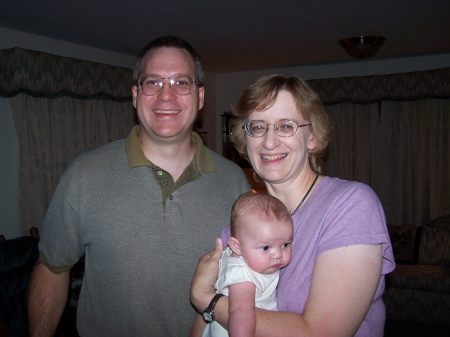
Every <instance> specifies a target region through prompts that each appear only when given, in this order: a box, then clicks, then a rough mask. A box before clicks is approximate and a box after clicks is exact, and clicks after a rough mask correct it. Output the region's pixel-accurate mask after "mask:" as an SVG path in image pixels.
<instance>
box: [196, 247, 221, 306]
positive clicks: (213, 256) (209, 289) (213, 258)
mask: <svg viewBox="0 0 450 337" xmlns="http://www.w3.org/2000/svg"><path fill="white" fill-rule="evenodd" d="M222 251H223V243H222V240H221V239H217V240H216V248H215V249H214V250H212V251H210V252H209V253H207V254H205V255H203V256H202V257H201V258H200V260H199V262H198V265H197V269H196V270H195V275H194V277H193V279H192V283H191V296H190V297H191V302H192V304H193V305H194V306H195V308H196V309H197V311H198V312H200V313H201V312H202V311H203V310H205V308H206V307H207V306H208V305H209V302H210V301H211V299H212V298H213V297H214V295H215V293H216V291H215V289H214V283H216V281H217V276H218V275H219V260H220V258H221V257H222Z"/></svg>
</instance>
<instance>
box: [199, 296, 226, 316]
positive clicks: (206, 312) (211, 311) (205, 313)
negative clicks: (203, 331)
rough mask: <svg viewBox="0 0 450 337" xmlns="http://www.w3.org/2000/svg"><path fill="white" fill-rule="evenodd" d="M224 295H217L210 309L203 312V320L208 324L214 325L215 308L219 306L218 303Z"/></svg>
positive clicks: (210, 304)
mask: <svg viewBox="0 0 450 337" xmlns="http://www.w3.org/2000/svg"><path fill="white" fill-rule="evenodd" d="M222 296H223V294H216V295H215V296H214V297H213V299H212V300H211V303H209V305H208V307H207V308H206V309H205V310H204V311H203V319H204V320H205V322H206V323H212V322H214V316H213V313H214V307H215V306H216V304H217V301H218V300H219V298H221V297H222Z"/></svg>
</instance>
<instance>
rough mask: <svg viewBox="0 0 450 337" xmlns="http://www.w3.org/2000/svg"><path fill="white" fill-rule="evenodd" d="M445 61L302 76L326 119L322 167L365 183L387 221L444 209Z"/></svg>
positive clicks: (413, 220)
mask: <svg viewBox="0 0 450 337" xmlns="http://www.w3.org/2000/svg"><path fill="white" fill-rule="evenodd" d="M449 79H450V68H444V69H438V70H430V71H422V72H412V73H404V74H393V75H378V76H363V77H352V78H337V79H325V80H312V81H308V82H309V84H310V85H311V87H312V88H313V89H314V90H316V92H318V93H319V96H320V97H321V99H322V100H323V101H324V104H325V108H326V110H327V113H328V115H329V117H330V121H331V123H332V125H333V137H332V140H331V142H330V147H329V152H328V156H327V162H326V170H325V173H326V174H328V175H330V176H336V177H339V178H342V179H347V180H356V181H360V182H363V183H365V184H368V185H370V186H371V187H372V188H373V190H374V191H375V192H376V193H377V195H378V197H379V198H380V200H381V203H382V204H383V207H384V210H385V213H386V218H387V222H388V223H390V224H397V225H406V226H422V225H423V224H424V223H426V222H428V221H429V220H431V219H434V218H437V217H439V216H443V215H447V214H449V213H450V192H449V191H450V174H449V169H450V160H449V158H450V156H449V154H450V153H449V151H450V150H449V148H450V137H449V132H450V99H449V98H450V80H449Z"/></svg>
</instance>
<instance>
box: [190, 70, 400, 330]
mask: <svg viewBox="0 0 450 337" xmlns="http://www.w3.org/2000/svg"><path fill="white" fill-rule="evenodd" d="M233 113H234V115H235V117H236V122H237V123H236V125H235V127H234V128H233V141H234V143H235V146H236V148H237V149H238V151H239V152H240V154H241V155H242V156H244V157H245V158H248V160H249V161H250V163H251V164H252V166H253V169H254V170H255V172H256V174H257V175H258V176H259V177H261V178H262V179H263V180H264V182H265V184H266V186H267V190H268V192H269V193H270V194H272V195H274V196H275V197H277V198H278V199H280V200H281V201H282V202H283V203H284V204H285V205H286V207H287V208H288V210H289V211H290V212H291V214H292V219H293V222H294V240H293V244H292V249H293V252H292V255H293V258H292V262H291V263H290V264H289V265H288V266H287V267H286V268H284V269H283V270H282V271H281V274H280V282H279V285H278V290H277V301H278V310H279V311H277V312H275V311H265V310H260V309H258V310H257V327H256V333H255V336H383V330H384V322H385V307H384V304H383V300H382V294H383V291H384V285H385V283H384V275H386V274H387V273H389V272H391V271H392V270H393V269H394V268H395V263H394V257H393V254H392V249H391V244H390V240H389V235H388V232H387V229H386V223H385V216H384V212H383V209H382V206H381V204H380V202H379V200H378V198H377V196H376V195H375V193H374V192H373V191H372V189H371V188H370V187H368V186H367V185H364V184H361V183H357V182H350V181H343V180H339V179H337V178H330V177H327V176H322V175H320V173H321V172H322V169H323V162H322V158H323V155H324V153H325V151H326V148H327V144H328V140H329V137H330V136H329V135H330V126H329V122H328V117H327V115H326V113H325V110H324V108H323V105H322V103H321V101H320V99H319V97H318V96H317V94H316V93H315V92H314V91H313V90H312V89H311V88H310V87H309V86H308V85H307V84H306V83H305V82H304V81H302V80H301V79H299V78H296V77H286V76H283V75H269V76H265V77H262V78H260V79H259V80H257V81H256V82H255V83H253V84H252V85H251V86H250V87H249V88H248V89H246V90H245V91H244V92H243V93H242V95H241V98H240V99H239V101H238V102H237V103H236V105H235V107H234V111H233ZM229 235H230V234H229V229H225V230H224V232H223V233H222V240H225V239H226V238H227V237H228V236H229ZM225 242H226V241H225ZM221 251H222V242H220V240H218V242H217V243H216V249H215V250H214V251H213V252H210V253H208V254H206V255H204V256H203V257H202V258H201V259H200V262H199V265H198V267H197V271H196V274H195V276H194V279H193V281H192V287H191V300H192V303H193V304H194V306H195V307H196V309H197V310H198V311H199V312H202V311H203V310H204V309H205V308H206V307H207V306H208V305H209V304H210V301H211V299H212V298H213V297H214V288H213V284H214V281H215V279H216V277H217V269H218V261H219V258H220V255H221ZM227 301H228V300H227V298H220V300H219V301H218V302H217V304H216V305H215V308H214V317H215V319H216V320H217V321H218V322H219V323H220V324H222V325H223V326H225V327H226V325H227V320H228V302H227Z"/></svg>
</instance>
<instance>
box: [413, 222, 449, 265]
mask: <svg viewBox="0 0 450 337" xmlns="http://www.w3.org/2000/svg"><path fill="white" fill-rule="evenodd" d="M419 264H432V265H433V264H434V265H439V266H447V267H450V227H445V226H442V227H440V226H439V227H431V226H424V227H423V230H422V235H421V239H420V246H419Z"/></svg>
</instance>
